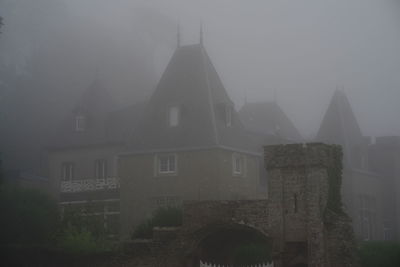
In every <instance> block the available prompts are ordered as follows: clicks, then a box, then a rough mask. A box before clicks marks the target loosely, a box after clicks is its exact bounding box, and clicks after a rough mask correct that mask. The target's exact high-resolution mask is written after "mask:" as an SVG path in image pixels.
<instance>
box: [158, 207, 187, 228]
mask: <svg viewBox="0 0 400 267" xmlns="http://www.w3.org/2000/svg"><path fill="white" fill-rule="evenodd" d="M152 221H153V225H154V226H160V227H162V226H167V227H168V226H180V225H182V209H179V208H175V207H167V208H159V209H157V210H156V211H155V213H154V215H153V219H152Z"/></svg>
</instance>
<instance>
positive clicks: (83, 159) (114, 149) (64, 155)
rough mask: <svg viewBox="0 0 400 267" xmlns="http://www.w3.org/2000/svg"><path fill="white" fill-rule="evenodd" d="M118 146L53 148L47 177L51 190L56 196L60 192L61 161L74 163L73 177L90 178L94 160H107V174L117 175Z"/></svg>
mask: <svg viewBox="0 0 400 267" xmlns="http://www.w3.org/2000/svg"><path fill="white" fill-rule="evenodd" d="M120 150H121V147H119V146H99V147H90V148H75V149H62V150H53V151H50V153H49V177H50V181H51V184H52V188H53V192H54V193H55V195H56V196H57V197H58V196H59V192H60V182H61V168H62V164H63V162H72V163H74V165H75V166H74V178H75V179H76V180H80V179H92V178H94V175H95V174H94V172H95V160H98V159H106V160H107V176H109V177H116V176H117V164H116V163H117V158H116V155H117V154H118V153H119V152H120Z"/></svg>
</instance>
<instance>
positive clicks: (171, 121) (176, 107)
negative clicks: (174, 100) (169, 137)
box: [167, 105, 181, 128]
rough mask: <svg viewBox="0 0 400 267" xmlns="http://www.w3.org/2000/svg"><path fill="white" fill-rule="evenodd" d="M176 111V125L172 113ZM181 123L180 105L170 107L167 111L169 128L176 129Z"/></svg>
mask: <svg viewBox="0 0 400 267" xmlns="http://www.w3.org/2000/svg"><path fill="white" fill-rule="evenodd" d="M174 109H175V110H176V112H177V113H176V123H173V120H172V111H173V110H174ZM180 123H181V107H180V105H169V106H168V110H167V125H168V127H171V128H174V127H178V126H179V125H180Z"/></svg>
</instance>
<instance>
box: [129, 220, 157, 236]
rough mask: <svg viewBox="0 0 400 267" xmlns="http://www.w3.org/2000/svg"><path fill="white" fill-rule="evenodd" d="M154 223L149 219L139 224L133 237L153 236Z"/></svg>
mask: <svg viewBox="0 0 400 267" xmlns="http://www.w3.org/2000/svg"><path fill="white" fill-rule="evenodd" d="M153 227H154V226H153V223H152V221H151V220H150V219H149V220H147V221H145V222H143V223H141V224H139V225H138V226H137V227H136V228H135V230H134V231H133V234H132V238H143V239H149V238H152V236H153Z"/></svg>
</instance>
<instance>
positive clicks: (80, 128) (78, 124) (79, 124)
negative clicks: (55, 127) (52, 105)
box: [75, 114, 86, 132]
mask: <svg viewBox="0 0 400 267" xmlns="http://www.w3.org/2000/svg"><path fill="white" fill-rule="evenodd" d="M84 131H86V116H85V115H83V114H78V115H76V116H75V132H84Z"/></svg>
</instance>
